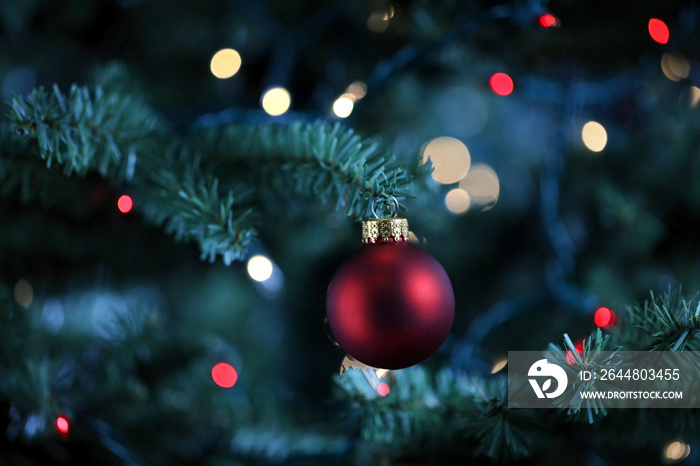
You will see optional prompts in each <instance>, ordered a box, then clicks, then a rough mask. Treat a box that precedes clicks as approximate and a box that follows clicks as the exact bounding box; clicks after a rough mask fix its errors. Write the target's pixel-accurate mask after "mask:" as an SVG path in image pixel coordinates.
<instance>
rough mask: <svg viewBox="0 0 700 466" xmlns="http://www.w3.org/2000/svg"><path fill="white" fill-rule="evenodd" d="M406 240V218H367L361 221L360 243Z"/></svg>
mask: <svg viewBox="0 0 700 466" xmlns="http://www.w3.org/2000/svg"><path fill="white" fill-rule="evenodd" d="M392 241H395V242H399V241H408V220H406V219H405V218H398V217H394V218H369V219H367V220H364V221H363V222H362V243H363V244H368V243H389V242H392Z"/></svg>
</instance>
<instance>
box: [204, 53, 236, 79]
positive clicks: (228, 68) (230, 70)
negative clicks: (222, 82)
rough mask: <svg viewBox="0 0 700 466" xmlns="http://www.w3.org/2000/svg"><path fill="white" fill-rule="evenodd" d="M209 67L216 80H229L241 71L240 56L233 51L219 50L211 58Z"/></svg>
mask: <svg viewBox="0 0 700 466" xmlns="http://www.w3.org/2000/svg"><path fill="white" fill-rule="evenodd" d="M210 67H211V72H212V74H213V75H214V76H216V77H217V78H219V79H226V78H230V77H231V76H233V75H234V74H236V73H238V70H239V69H241V56H240V55H239V53H238V52H236V51H235V50H233V49H223V50H219V51H218V52H216V53H215V54H214V56H213V57H211V64H210Z"/></svg>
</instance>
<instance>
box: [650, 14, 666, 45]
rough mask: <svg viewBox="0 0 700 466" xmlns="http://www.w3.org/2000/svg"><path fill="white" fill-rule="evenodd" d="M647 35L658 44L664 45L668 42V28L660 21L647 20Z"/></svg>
mask: <svg viewBox="0 0 700 466" xmlns="http://www.w3.org/2000/svg"><path fill="white" fill-rule="evenodd" d="M649 35H650V36H651V38H652V39H654V40H655V41H656V42H658V43H659V44H665V43H667V42H668V36H669V32H668V26H666V23H664V22H663V21H661V20H660V19H657V18H651V19H650V20H649Z"/></svg>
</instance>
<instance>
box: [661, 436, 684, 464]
mask: <svg viewBox="0 0 700 466" xmlns="http://www.w3.org/2000/svg"><path fill="white" fill-rule="evenodd" d="M688 455H690V445H688V444H687V443H685V442H681V441H678V440H676V441H675V442H671V443H669V444H668V445H667V446H666V448H664V456H665V457H666V459H669V460H671V461H680V460H682V459H685V458H687V457H688Z"/></svg>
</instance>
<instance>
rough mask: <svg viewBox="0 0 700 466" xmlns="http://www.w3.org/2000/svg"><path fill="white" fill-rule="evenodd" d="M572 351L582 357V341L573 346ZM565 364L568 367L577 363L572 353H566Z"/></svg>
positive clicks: (576, 358) (569, 351)
mask: <svg viewBox="0 0 700 466" xmlns="http://www.w3.org/2000/svg"><path fill="white" fill-rule="evenodd" d="M574 349H575V350H576V352H577V353H578V355H579V356H581V355H583V340H579V341H577V342H576V343H575V344H574ZM565 359H566V362H567V364H569V365H570V366H573V365H574V364H576V363H577V362H578V357H577V356H576V353H574V352H573V351H571V350H567V351H566V358H565Z"/></svg>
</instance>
